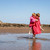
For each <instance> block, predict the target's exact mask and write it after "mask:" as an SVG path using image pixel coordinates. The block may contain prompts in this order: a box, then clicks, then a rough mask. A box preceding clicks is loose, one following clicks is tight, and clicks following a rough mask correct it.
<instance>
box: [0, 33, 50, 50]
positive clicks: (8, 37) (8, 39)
mask: <svg viewBox="0 0 50 50" xmlns="http://www.w3.org/2000/svg"><path fill="white" fill-rule="evenodd" d="M46 36H47V37H46ZM49 44H50V34H48V33H44V34H40V35H37V36H36V39H33V38H32V34H30V35H29V34H28V33H27V34H15V33H14V34H12V33H8V34H0V50H50V45H49Z"/></svg>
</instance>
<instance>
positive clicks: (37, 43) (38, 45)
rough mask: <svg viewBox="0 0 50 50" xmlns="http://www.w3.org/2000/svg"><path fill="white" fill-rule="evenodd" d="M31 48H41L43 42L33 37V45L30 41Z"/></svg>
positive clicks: (37, 49)
mask: <svg viewBox="0 0 50 50" xmlns="http://www.w3.org/2000/svg"><path fill="white" fill-rule="evenodd" d="M29 50H41V43H40V42H36V39H33V42H32V46H31V44H30V42H29Z"/></svg>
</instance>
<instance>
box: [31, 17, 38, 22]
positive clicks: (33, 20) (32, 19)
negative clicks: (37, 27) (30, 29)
mask: <svg viewBox="0 0 50 50" xmlns="http://www.w3.org/2000/svg"><path fill="white" fill-rule="evenodd" d="M30 21H32V22H35V21H38V19H34V18H33V17H30Z"/></svg>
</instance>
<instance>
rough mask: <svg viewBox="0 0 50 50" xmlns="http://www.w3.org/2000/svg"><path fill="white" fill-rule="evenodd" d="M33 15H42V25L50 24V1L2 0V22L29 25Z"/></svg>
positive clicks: (0, 0)
mask: <svg viewBox="0 0 50 50" xmlns="http://www.w3.org/2000/svg"><path fill="white" fill-rule="evenodd" d="M32 13H40V22H41V24H50V0H0V20H1V21H2V22H4V23H19V24H29V22H30V16H31V15H32Z"/></svg>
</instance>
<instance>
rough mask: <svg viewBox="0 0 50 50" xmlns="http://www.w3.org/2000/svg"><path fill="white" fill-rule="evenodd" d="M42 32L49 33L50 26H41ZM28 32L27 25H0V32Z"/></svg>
mask: <svg viewBox="0 0 50 50" xmlns="http://www.w3.org/2000/svg"><path fill="white" fill-rule="evenodd" d="M43 29H44V31H42V33H50V27H43ZM7 32H8V33H12V34H13V33H28V32H29V27H0V34H1V33H7Z"/></svg>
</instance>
